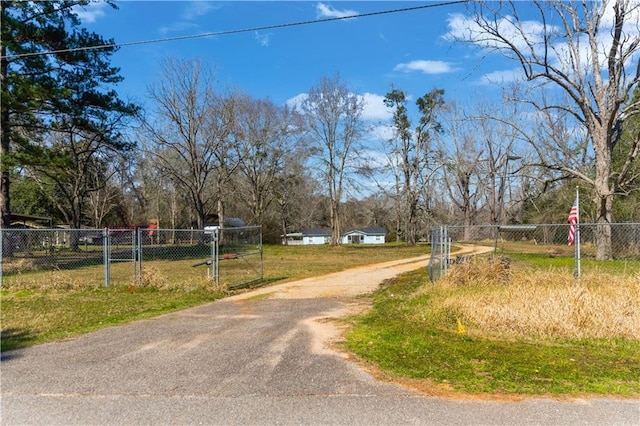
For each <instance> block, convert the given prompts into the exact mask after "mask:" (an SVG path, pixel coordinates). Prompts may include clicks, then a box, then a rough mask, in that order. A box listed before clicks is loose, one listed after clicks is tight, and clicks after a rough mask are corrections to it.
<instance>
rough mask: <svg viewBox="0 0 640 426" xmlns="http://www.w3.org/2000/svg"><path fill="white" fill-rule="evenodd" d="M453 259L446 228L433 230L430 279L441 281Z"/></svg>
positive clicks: (440, 227) (441, 227)
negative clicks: (451, 258) (450, 260)
mask: <svg viewBox="0 0 640 426" xmlns="http://www.w3.org/2000/svg"><path fill="white" fill-rule="evenodd" d="M450 257H451V239H450V238H449V229H448V227H446V226H439V227H434V228H431V257H430V260H429V266H428V268H429V278H430V279H431V281H432V282H435V281H437V280H439V279H440V278H441V277H442V276H443V275H444V274H445V273H446V272H447V269H448V267H449V259H450Z"/></svg>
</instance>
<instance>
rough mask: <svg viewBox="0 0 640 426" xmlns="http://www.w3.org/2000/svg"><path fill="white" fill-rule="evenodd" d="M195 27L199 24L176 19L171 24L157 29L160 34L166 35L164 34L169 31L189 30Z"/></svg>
mask: <svg viewBox="0 0 640 426" xmlns="http://www.w3.org/2000/svg"><path fill="white" fill-rule="evenodd" d="M196 28H199V25H198V24H194V23H193V22H187V21H178V22H176V23H174V24H172V25H168V26H163V27H160V28H158V31H159V32H160V34H165V35H166V34H171V33H176V32H181V31H190V30H194V29H196Z"/></svg>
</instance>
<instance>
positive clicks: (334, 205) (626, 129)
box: [0, 1, 640, 258]
mask: <svg viewBox="0 0 640 426" xmlns="http://www.w3.org/2000/svg"><path fill="white" fill-rule="evenodd" d="M622 3H624V2H622ZM622 3H621V4H622ZM79 4H86V2H84V1H51V2H2V98H3V102H2V120H1V121H2V137H1V139H2V152H1V153H2V190H1V191H0V196H1V198H0V204H1V206H2V214H3V226H4V227H8V226H10V221H11V220H10V214H11V212H14V213H24V214H31V215H38V216H48V217H52V218H53V219H54V222H56V223H65V224H68V225H70V226H72V227H80V226H93V227H104V226H110V227H116V226H124V225H127V226H129V225H145V224H149V223H151V222H152V221H153V222H154V223H158V225H159V226H160V227H161V228H189V227H196V228H201V227H202V226H203V225H204V223H205V222H207V221H208V220H210V218H212V217H213V216H215V217H217V218H226V217H238V218H241V219H242V220H243V221H245V222H246V223H247V224H249V225H262V226H263V229H264V235H265V241H266V242H279V241H280V235H282V234H284V233H287V232H296V231H300V230H302V229H305V228H312V227H318V226H326V227H329V228H331V230H332V233H333V235H334V237H336V236H338V235H340V234H341V233H344V232H346V231H349V230H351V229H354V228H359V227H365V226H383V227H385V228H386V229H387V230H388V231H389V236H388V240H391V241H392V240H396V239H397V240H399V241H405V242H406V243H407V244H414V243H416V242H417V241H419V240H421V239H423V238H425V237H426V234H427V232H428V229H429V227H430V226H431V225H434V224H441V223H452V224H453V223H455V224H466V225H473V224H503V223H558V222H564V221H566V219H567V215H568V212H569V209H570V207H571V205H572V204H573V201H574V199H575V193H576V187H579V188H580V193H581V194H583V195H582V197H583V203H582V204H581V220H582V222H598V223H601V224H604V225H606V223H610V222H625V221H640V195H639V191H638V190H639V189H640V166H639V164H638V161H637V157H638V155H639V152H640V142H639V141H640V119H639V118H638V112H639V111H640V109H638V97H637V96H638V92H637V81H638V75H636V76H635V77H633V76H631V75H629V74H628V73H627V72H626V71H625V68H624V65H626V63H627V61H628V60H629V58H630V57H632V56H633V55H632V54H633V53H635V52H636V51H637V49H638V46H639V45H640V42H639V43H635V44H633V43H631V44H629V43H625V44H624V46H623V47H626V50H624V49H623V48H622V47H620V46H618V48H619V49H618V50H615V49H611V50H608V51H607V52H606V54H607V55H609V58H610V59H611V60H612V61H613V62H614V63H615V61H618V62H619V63H620V64H622V65H621V66H619V67H615V66H614V67H611V68H610V69H609V70H608V74H609V75H608V76H604V77H603V76H602V75H600V76H599V77H598V78H595V77H594V76H595V75H596V74H598V73H600V70H599V69H593V68H592V69H590V70H587V71H584V70H583V68H584V67H579V68H580V69H575V70H574V71H575V72H574V73H565V74H562V76H561V77H559V76H558V75H555V74H553V72H554V68H553V67H551V64H547V65H548V66H547V67H546V68H545V67H544V60H547V59H546V58H543V59H541V58H540V57H537V56H536V54H535V52H537V46H536V48H535V49H532V52H534V54H533V56H532V55H531V54H522V55H521V56H518V55H516V57H517V58H520V60H521V61H522V62H523V63H524V64H526V65H527V67H528V68H527V67H525V69H526V70H529V71H527V72H530V73H531V74H530V75H528V78H529V79H530V80H535V79H546V81H550V82H552V83H553V82H555V83H558V82H559V81H560V80H561V78H566V79H571V78H575V79H576V80H575V81H572V80H569V81H570V82H571V84H569V83H568V82H564V83H562V84H559V86H560V89H559V90H556V91H549V90H547V91H538V92H536V91H535V90H533V91H532V90H530V89H531V86H529V85H527V84H525V83H522V84H519V85H514V86H512V87H509V89H508V90H505V91H504V97H503V101H502V102H501V103H500V104H498V105H496V103H495V102H489V101H488V100H482V99H473V100H472V101H470V102H468V103H465V104H463V103H460V102H456V100H454V99H447V97H446V93H444V91H443V90H441V89H438V88H434V89H431V90H429V91H426V92H425V93H424V94H423V95H422V96H419V97H418V96H416V94H410V93H406V92H404V91H403V90H402V89H399V88H390V90H389V92H388V93H387V94H386V95H385V97H384V100H380V102H383V103H384V105H386V107H387V109H388V113H389V116H388V119H386V120H381V121H379V122H372V121H371V120H365V115H364V114H363V112H364V111H365V108H366V107H367V105H366V104H365V99H366V98H365V97H364V96H363V95H361V94H358V93H356V92H355V91H353V90H352V89H351V88H350V87H349V85H348V83H347V82H346V81H345V80H344V79H343V78H342V77H341V76H340V75H339V74H336V75H332V76H325V77H322V78H321V79H320V80H319V81H317V82H315V83H311V84H312V85H311V87H310V88H309V91H308V93H306V94H305V95H304V96H300V97H298V98H296V100H295V101H291V103H289V104H288V105H275V104H274V103H273V102H271V101H270V100H269V99H256V98H253V97H252V96H251V95H250V94H247V93H244V92H243V91H242V90H240V89H235V88H228V87H221V86H220V85H219V84H218V83H217V82H216V78H215V77H216V76H215V74H214V73H213V72H212V70H211V68H210V65H209V64H206V63H203V62H201V61H199V60H186V59H180V58H170V59H167V60H165V61H164V63H163V66H162V69H163V75H162V76H160V78H159V79H158V80H157V81H156V82H155V83H152V84H151V85H150V87H149V90H148V93H147V97H146V99H145V105H146V107H145V109H144V110H143V109H142V108H141V107H140V106H138V105H135V104H132V103H127V102H124V101H122V100H121V99H120V96H119V95H118V93H117V91H115V90H114V89H113V87H114V85H115V84H117V83H118V82H119V81H121V77H120V76H119V72H120V71H119V70H118V69H117V68H114V67H111V66H110V65H109V58H110V56H111V55H112V54H113V53H114V52H115V51H116V49H117V48H115V47H109V48H104V49H89V50H83V49H82V48H83V47H87V46H95V45H97V44H108V45H114V43H113V41H112V40H103V39H102V38H101V37H100V36H99V35H96V34H91V33H88V32H86V31H85V30H83V29H81V28H79V24H80V23H79V22H78V20H77V17H76V15H75V14H74V9H73V7H75V6H77V5H79ZM625 4H626V3H625ZM490 5H491V4H489V3H488V4H484V3H480V2H478V3H477V4H476V5H474V7H485V9H483V11H484V12H485V13H487V12H489V11H490V10H491V9H490V8H489V6H490ZM561 5H562V2H559V3H557V4H556V3H554V2H544V8H541V9H540V13H543V14H549V15H552V14H560V13H565V14H567V16H573V15H575V18H576V20H577V21H576V22H579V21H581V20H588V19H596V18H592V17H593V16H595V15H592V14H585V15H581V14H577V15H576V13H577V12H576V11H575V10H573V9H571V8H570V7H568V8H567V7H563V8H561V9H554V8H553V7H551V6H558V7H559V6H561ZM512 6H514V7H516V6H517V4H514V5H512ZM617 7H622V6H621V5H619V6H617ZM616 10H618V9H616ZM596 12H597V10H594V11H593V13H594V14H595V13H596ZM618 12H619V10H618ZM493 13H499V11H494V12H493ZM601 13H604V11H601ZM475 16H476V17H477V20H478V22H476V23H477V24H478V25H481V26H482V28H484V30H485V31H486V33H487V34H491V36H492V37H493V39H494V41H495V42H496V43H498V42H499V41H500V40H503V41H505V40H504V38H502V39H501V37H502V34H501V33H500V31H501V30H502V29H501V27H499V26H498V27H496V28H492V27H491V25H492V22H495V21H491V20H483V19H481V17H482V16H483V15H475ZM513 16H517V15H513ZM625 16H627V17H628V16H630V15H625V14H624V13H622V14H621V15H620V16H618V15H616V17H615V19H618V21H619V22H618V23H619V24H620V25H622V24H624V22H623V21H624V19H625ZM635 16H637V15H635ZM626 19H630V18H626ZM570 22H573V21H570ZM518 28H519V30H520V31H522V27H518ZM567 31H569V32H570V31H571V28H570V27H569V26H568V27H567ZM576 31H577V29H576ZM594 31H597V28H596V29H595V30H594ZM570 33H571V32H570ZM614 35H615V34H614ZM596 36H597V34H593V37H596ZM635 37H636V40H637V35H636V36H635ZM524 40H526V38H524ZM465 41H467V42H469V43H473V42H474V40H465ZM549 43H551V39H549ZM592 47H593V48H594V49H597V48H602V47H601V46H599V45H598V43H594V44H593V45H592ZM507 48H511V49H516V50H517V49H519V48H521V47H519V46H516V45H511V46H509V45H506V47H505V49H507ZM49 52H57V53H49ZM593 53H594V54H596V53H598V52H593ZM536 67H541V69H542V70H543V71H544V72H542V71H540V72H538V73H535V72H533V71H532V70H533V69H536ZM545 72H546V73H547V74H544V73H545ZM579 73H584V74H579ZM611 73H614V74H613V75H612V74H611ZM578 77H580V78H582V80H581V81H582V83H580V84H581V86H580V85H579V84H578V80H579V79H578ZM594 78H595V79H594ZM592 81H593V82H599V84H601V85H602V82H603V81H604V82H606V85H604V86H603V87H604V88H605V89H606V88H608V90H609V92H606V90H605V92H606V93H604V94H602V93H601V92H599V91H595V90H593V91H589V90H585V89H584V86H585V84H586V86H587V87H588V86H589V84H591V83H590V82H592ZM585 82H586V83H585ZM594 84H595V83H594ZM578 86H580V87H578ZM594 87H595V86H594ZM574 88H575V90H578V92H577V93H573V92H572V90H574ZM603 90H604V89H603ZM607 93H608V94H607ZM614 93H615V95H616V96H617V97H616V101H615V104H616V105H614V106H615V108H614V107H612V106H611V105H610V103H611V101H612V96H613V94H614ZM566 95H569V96H566ZM522 101H524V102H522ZM599 105H601V106H602V107H601V108H599V107H598V106H599ZM605 106H607V108H609V109H608V110H605V108H604V107H605ZM605 121H606V123H608V124H607V126H609V127H606V126H605V127H602V126H603V125H604V124H605V123H604V122H605ZM604 225H603V228H602V234H601V235H600V237H599V238H600V240H599V241H600V243H599V246H602V247H603V249H602V252H599V257H600V258H607V256H608V254H607V250H609V249H610V248H609V249H608V248H607V231H606V227H604ZM609 232H610V231H609ZM608 238H609V240H610V234H609V236H608ZM334 241H339V238H334ZM609 244H610V241H609Z"/></svg>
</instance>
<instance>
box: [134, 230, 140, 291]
mask: <svg viewBox="0 0 640 426" xmlns="http://www.w3.org/2000/svg"><path fill="white" fill-rule="evenodd" d="M137 238H138V244H137V247H136V256H135V258H134V261H133V262H134V264H135V265H136V266H137V268H135V281H136V283H137V284H138V285H142V228H138V235H137Z"/></svg>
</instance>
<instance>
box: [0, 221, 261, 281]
mask: <svg viewBox="0 0 640 426" xmlns="http://www.w3.org/2000/svg"><path fill="white" fill-rule="evenodd" d="M262 278H263V258H262V231H261V227H259V226H257V227H243V228H223V229H211V230H194V229H189V230H184V229H162V230H159V229H144V228H138V229H81V230H77V229H76V230H74V229H0V285H1V286H3V287H13V288H84V287H96V286H101V285H112V284H125V285H142V286H155V287H192V286H203V285H205V286H206V285H211V284H217V285H222V286H225V287H228V288H237V287H242V286H243V285H247V284H249V283H251V282H254V281H257V280H260V279H262Z"/></svg>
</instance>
